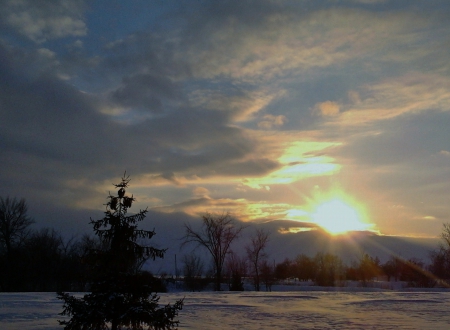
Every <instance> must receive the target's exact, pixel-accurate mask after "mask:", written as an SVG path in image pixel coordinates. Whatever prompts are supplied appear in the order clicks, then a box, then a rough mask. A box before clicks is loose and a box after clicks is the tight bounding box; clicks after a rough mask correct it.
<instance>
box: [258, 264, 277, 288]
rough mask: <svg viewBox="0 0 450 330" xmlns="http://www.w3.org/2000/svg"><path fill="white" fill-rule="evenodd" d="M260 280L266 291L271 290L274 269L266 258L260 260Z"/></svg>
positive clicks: (273, 280)
mask: <svg viewBox="0 0 450 330" xmlns="http://www.w3.org/2000/svg"><path fill="white" fill-rule="evenodd" d="M261 281H262V282H263V283H264V285H265V287H266V291H272V285H273V284H274V283H275V269H274V267H273V266H272V265H270V264H269V262H268V261H267V259H264V260H263V261H262V262H261Z"/></svg>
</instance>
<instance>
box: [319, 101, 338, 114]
mask: <svg viewBox="0 0 450 330" xmlns="http://www.w3.org/2000/svg"><path fill="white" fill-rule="evenodd" d="M313 111H314V112H316V113H319V114H320V115H321V116H323V117H333V116H337V115H338V114H339V104H338V103H336V102H332V101H325V102H321V103H317V104H316V105H315V106H314V109H313Z"/></svg>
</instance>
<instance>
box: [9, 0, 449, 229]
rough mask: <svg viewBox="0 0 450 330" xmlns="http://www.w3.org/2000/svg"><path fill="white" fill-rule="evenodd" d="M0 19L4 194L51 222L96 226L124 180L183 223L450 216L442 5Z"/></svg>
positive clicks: (138, 6) (75, 9)
mask: <svg viewBox="0 0 450 330" xmlns="http://www.w3.org/2000/svg"><path fill="white" fill-rule="evenodd" d="M0 8H1V10H0V77H1V79H0V85H1V86H0V118H1V120H0V150H1V153H0V163H1V164H2V166H1V171H0V196H3V197H6V196H11V197H17V198H25V199H26V201H27V203H28V206H29V215H30V216H32V217H33V218H34V219H35V220H36V223H38V224H39V225H41V226H50V227H54V228H56V229H57V230H62V231H69V232H75V231H77V230H81V229H82V230H84V229H87V228H89V225H88V222H89V217H96V216H98V215H101V212H102V211H104V208H105V206H104V204H105V203H106V197H107V195H108V192H109V191H113V190H114V186H113V185H112V184H113V183H118V182H119V180H120V178H121V177H122V175H123V173H124V172H125V171H126V173H127V175H130V178H131V182H130V189H129V193H130V194H131V193H132V194H133V195H134V196H135V197H136V199H137V204H136V205H137V207H140V208H145V207H148V209H149V210H150V211H151V212H152V214H154V215H155V214H156V215H160V216H161V217H172V218H177V219H179V222H180V224H181V223H183V221H185V219H200V216H201V215H202V214H205V213H206V212H210V213H218V214H221V213H224V212H229V213H230V214H232V215H233V216H234V217H235V218H237V219H239V220H242V221H246V222H257V223H260V222H267V221H274V220H294V221H297V222H298V226H295V228H290V229H289V230H287V232H289V231H302V230H310V229H313V228H316V227H317V226H319V225H322V226H325V227H326V228H331V227H335V228H336V227H337V228H338V229H339V228H340V229H342V230H347V229H349V230H351V229H356V230H369V231H373V232H374V233H377V234H382V235H396V236H414V237H436V236H438V235H439V233H440V232H441V229H442V224H443V223H445V222H448V221H450V220H449V219H450V203H449V201H450V180H449V178H450V129H449V125H450V19H449V18H450V3H449V2H448V1H447V0H429V1H419V0H407V1H406V0H405V1H403V0H395V1H394V0H392V1H389V0H342V1H338V0H323V1H321V0H317V1H308V0H298V1H293V0H292V1H281V0H280V1H277V0H258V1H242V0H239V1H206V0H205V1H170V0H168V1H167V0H166V1H162V0H161V1H160V0H155V1H144V0H92V1H83V0H55V1H52V2H49V1H44V0H0ZM79 228H81V229H79Z"/></svg>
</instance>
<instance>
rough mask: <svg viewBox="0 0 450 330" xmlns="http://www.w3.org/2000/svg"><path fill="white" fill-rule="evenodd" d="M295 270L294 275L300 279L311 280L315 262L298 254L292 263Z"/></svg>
mask: <svg viewBox="0 0 450 330" xmlns="http://www.w3.org/2000/svg"><path fill="white" fill-rule="evenodd" d="M292 267H293V268H294V272H295V275H294V276H295V277H297V278H298V279H299V280H300V281H307V280H312V279H313V278H314V274H315V264H314V261H313V260H312V259H311V258H310V257H308V256H306V255H304V254H300V255H298V256H297V257H296V258H295V262H294V264H293V265H292Z"/></svg>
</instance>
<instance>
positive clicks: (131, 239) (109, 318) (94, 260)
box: [57, 175, 183, 330]
mask: <svg viewBox="0 0 450 330" xmlns="http://www.w3.org/2000/svg"><path fill="white" fill-rule="evenodd" d="M129 181H130V179H129V177H127V176H126V175H124V176H123V178H122V180H121V182H120V183H119V184H115V187H116V188H118V189H119V190H118V192H117V195H116V196H113V195H111V194H110V195H109V196H108V202H107V203H106V211H105V216H104V218H103V219H101V220H92V219H91V224H92V226H93V230H94V233H95V235H97V236H98V237H99V238H100V240H101V242H102V243H103V244H102V246H104V247H105V248H103V249H94V250H91V251H90V252H89V253H88V255H87V257H86V258H85V261H86V263H88V265H89V266H90V267H91V270H92V271H91V275H92V278H91V280H90V293H88V294H85V295H84V296H83V297H80V298H77V297H75V296H72V295H70V294H68V293H64V292H58V293H57V295H58V299H61V300H63V302H64V306H63V311H62V312H61V313H60V315H62V316H69V317H70V319H69V320H62V321H61V320H60V321H59V323H60V325H64V326H65V328H64V329H68V330H71V329H77V330H78V329H81V330H84V329H86V330H87V329H112V330H117V329H175V328H176V326H177V324H178V321H176V320H174V319H175V317H176V316H177V315H178V311H179V310H181V308H182V306H183V301H182V300H179V301H177V302H175V304H173V305H166V306H160V305H159V303H158V302H159V296H158V294H157V292H155V289H154V288H153V286H154V282H153V283H152V281H149V278H148V274H146V273H145V272H141V271H140V266H142V264H143V263H144V261H145V260H147V259H149V258H151V259H153V260H154V259H155V258H162V257H163V256H164V252H165V250H160V249H156V248H154V247H151V246H143V245H141V244H139V243H138V242H137V240H145V239H150V238H152V237H153V235H155V232H154V231H147V230H141V229H138V228H137V227H138V226H137V223H138V222H140V221H142V220H143V219H144V218H145V216H146V213H147V210H146V209H145V210H140V211H139V212H138V213H136V214H133V215H128V214H127V211H128V209H129V208H130V207H131V205H132V203H133V201H135V198H134V197H133V196H131V197H129V196H126V195H125V189H126V188H127V187H128V183H129Z"/></svg>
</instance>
